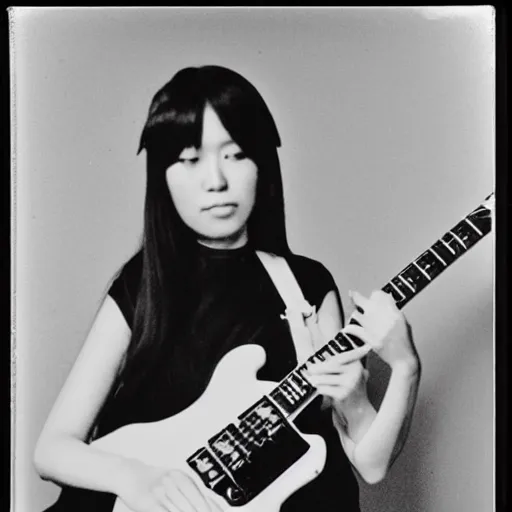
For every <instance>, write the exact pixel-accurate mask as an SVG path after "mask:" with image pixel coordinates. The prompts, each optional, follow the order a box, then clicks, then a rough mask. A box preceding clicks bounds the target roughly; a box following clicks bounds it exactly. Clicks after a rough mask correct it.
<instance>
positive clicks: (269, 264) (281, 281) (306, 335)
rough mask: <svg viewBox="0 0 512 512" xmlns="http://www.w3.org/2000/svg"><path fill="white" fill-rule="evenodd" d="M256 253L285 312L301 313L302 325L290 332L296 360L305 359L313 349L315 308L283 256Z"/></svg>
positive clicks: (261, 252) (284, 316)
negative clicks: (281, 300) (279, 296)
mask: <svg viewBox="0 0 512 512" xmlns="http://www.w3.org/2000/svg"><path fill="white" fill-rule="evenodd" d="M256 254H257V256H258V257H259V259H260V261H261V263H262V264H263V266H264V267H265V270H266V271H267V272H268V274H269V276H270V278H271V279H272V281H273V283H274V285H275V287H276V288H277V291H278V292H279V295H281V298H282V299H283V302H284V303H285V305H286V312H289V311H290V310H292V311H293V310H294V311H300V312H301V313H302V318H303V320H304V321H303V323H302V325H299V326H297V327H296V328H294V329H292V328H290V333H291V335H292V339H293V344H294V346H295V352H296V355H297V360H298V361H305V360H306V359H307V358H308V357H309V356H311V354H312V353H313V352H314V349H315V347H314V345H313V343H314V341H312V340H314V339H315V337H314V336H312V332H311V326H314V327H315V328H316V332H318V330H317V329H318V326H317V320H318V318H317V313H316V308H315V306H311V304H310V303H309V302H308V301H307V300H306V299H305V297H304V294H303V293H302V290H301V288H300V286H299V283H298V282H297V279H296V278H295V275H294V274H293V272H292V269H291V268H290V266H289V265H288V262H287V261H286V259H285V258H283V257H282V256H277V255H276V254H273V253H268V252H263V251H256ZM281 318H283V319H287V317H286V313H285V314H283V315H281ZM290 327H291V326H290ZM296 329H298V330H296Z"/></svg>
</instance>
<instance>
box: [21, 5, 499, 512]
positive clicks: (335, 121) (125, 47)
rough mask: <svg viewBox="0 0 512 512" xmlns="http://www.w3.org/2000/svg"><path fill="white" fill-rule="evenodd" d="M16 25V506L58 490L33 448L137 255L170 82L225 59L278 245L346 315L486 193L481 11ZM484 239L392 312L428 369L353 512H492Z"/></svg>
mask: <svg viewBox="0 0 512 512" xmlns="http://www.w3.org/2000/svg"><path fill="white" fill-rule="evenodd" d="M11 21H12V34H11V35H12V39H11V43H12V46H11V50H12V55H13V61H12V77H13V82H12V84H13V93H14V94H13V103H12V104H13V116H14V119H13V120H14V122H15V129H14V132H13V135H14V138H13V142H14V154H13V156H14V164H15V166H14V171H15V174H14V175H13V177H14V181H13V183H14V189H13V193H14V196H13V197H14V199H15V214H16V218H15V223H14V233H13V234H14V241H15V246H14V250H15V253H14V256H15V259H14V260H13V261H14V264H15V266H14V268H13V272H14V278H15V293H16V294H15V325H14V327H15V332H16V336H15V339H14V340H15V346H14V356H15V357H14V361H15V366H14V378H15V388H14V389H13V392H14V393H15V399H16V402H15V429H14V432H15V439H14V450H15V451H14V454H15V459H14V470H15V472H14V478H15V480H14V484H15V485H14V489H15V507H14V510H15V511H16V512H29V511H30V512H33V511H37V510H42V509H43V508H44V507H45V506H48V505H49V504H50V503H51V502H53V501H54V500H55V498H56V496H57V492H58V488H57V487H56V486H55V485H53V484H51V483H48V482H43V481H42V480H40V479H39V478H38V476H37V474H36V473H35V471H34V469H33V466H32V454H33V449H34V444H35V441H36V439H37V436H38V435H39V433H40V430H41V428H42V426H43V423H44V421H45V419H46V416H47V414H48V413H49V411H50V408H51V406H52V404H53V402H54V400H55V398H56V396H57V393H58V392H59V389H60V388H61V386H62V384H63V383H64V380H65V378H66V376H67V374H68V372H69V370H70V367H71V365H72V363H73V361H74V359H75V358H76V356H77V354H78V352H79V350H80V347H81V345H82V343H83V340H84V338H85V336H86V334H87V331H88V329H89V327H90V325H91V322H92V320H93V317H94V315H95V313H96V310H97V308H98V307H99V304H100V302H101V300H102V298H103V296H104V293H105V292H106V289H107V287H108V285H109V282H110V280H111V278H112V276H113V275H114V273H115V272H116V271H117V270H118V269H119V268H120V266H121V265H122V264H123V263H124V261H126V260H127V259H128V258H129V257H130V255H131V254H132V253H133V252H134V251H135V249H136V248H137V246H138V243H139V239H140V234H141V228H142V211H143V200H144V187H145V174H144V164H145V161H144V154H141V155H140V156H138V157H137V156H136V151H137V146H138V140H139V136H140V132H141V129H142V126H143V123H144V121H145V117H146V114H147V109H148V107H149V103H150V100H151V98H152V96H153V94H154V93H155V92H156V90H157V89H158V88H159V87H161V86H162V85H163V84H164V83H165V82H166V81H167V80H169V79H170V78H171V76H172V75H174V73H175V72H176V71H178V70H179V69H180V68H182V67H185V66H189V65H201V64H220V65H224V66H227V67H230V68H232V69H234V70H236V71H238V72H240V73H241V74H242V75H244V76H245V77H246V78H248V79H249V80H250V81H251V82H252V83H253V84H254V85H255V86H256V87H257V89H258V90H259V91H260V92H261V93H262V95H263V97H264V98H265V100H266V101H267V103H268V105H269V107H270V110H271V111H272V113H273V115H274V118H275V121H276V123H277V125H278V128H279V131H280V134H281V138H282V143H283V145H282V148H281V150H280V158H281V165H282V171H283V179H284V187H285V201H286V213H287V227H288V233H289V241H290V245H291V247H292V250H293V251H294V252H296V253H300V254H304V255H306V256H309V257H312V258H315V259H317V260H320V261H321V262H323V263H324V264H325V265H326V266H327V268H328V269H329V270H330V271H331V273H332V274H333V276H334V278H335V280H336V282H337V284H338V287H339V289H340V292H341V295H342V299H343V301H344V305H345V309H346V311H347V313H348V312H349V311H350V307H349V301H348V296H347V292H348V290H350V289H356V290H359V291H360V292H362V293H364V294H369V293H370V292H371V290H372V289H375V288H380V287H381V286H383V285H384V284H385V283H386V282H387V280H388V279H390V278H391V277H392V276H394V275H395V274H396V273H397V272H398V271H399V270H401V269H402V268H403V267H404V266H405V265H406V264H408V263H409V262H410V261H412V260H413V259H414V258H415V257H416V256H418V255H419V254H420V253H421V252H423V251H424V250H425V249H427V248H428V247H429V246H430V245H431V244H432V243H433V242H434V241H435V240H436V239H437V238H439V237H440V236H441V235H442V234H444V232H445V231H447V230H448V229H450V228H451V227H452V226H453V225H454V224H456V223H457V222H458V221H459V220H460V219H462V217H463V216H465V215H466V214H467V213H469V212H470V211H471V210H472V209H473V208H475V207H476V206H477V205H478V204H480V203H481V202H482V201H483V199H484V198H485V197H486V196H487V195H488V194H489V193H490V192H491V191H492V190H493V188H494V164H495V162H494V108H495V105H494V38H493V29H494V20H493V10H492V9H491V8H490V7H476V8H455V9H439V8H429V9H419V8H418V9H405V8H400V9H393V8H385V9H373V8H372V9H369V8H365V9H340V8H338V9H284V8H281V9H256V8H239V9H210V10H208V9H205V8H197V9H167V10H162V9H134V8H132V9H103V8H101V9H100V8H98V9H93V8H87V9H77V8H72V9H41V8H38V9H29V8H26V9H25V8H24V9H19V8H17V9H15V10H14V11H11ZM493 246H494V244H493V235H490V236H488V237H486V238H485V239H484V240H483V241H481V242H480V243H479V244H478V245H477V246H475V247H474V248H472V249H471V250H470V251H469V252H468V254H466V255H464V256H463V257H462V258H461V260H460V261H458V262H456V263H455V264H454V265H453V267H451V268H450V269H448V270H447V271H446V273H443V274H442V275H441V276H440V277H439V279H438V280H436V282H435V283H433V284H432V285H431V286H430V287H429V288H428V289H427V290H425V291H423V292H422V293H421V294H420V295H419V296H418V297H417V298H416V299H415V300H414V301H413V302H412V303H411V304H410V305H408V306H407V307H406V309H405V313H406V315H407V317H408V319H409V321H410V322H411V324H412V326H413V332H414V336H415V342H416V345H417V348H418V350H419V353H420V356H421V359H422V362H423V375H422V382H421V387H420V392H419V397H418V403H417V408H416V410H415V415H414V420H413V423H412V427H411V433H410V437H409V440H408V442H407V444H406V446H405V448H404V451H403V452H402V455H401V457H400V458H399V460H398V461H397V462H396V465H395V466H394V467H393V468H392V470H391V472H390V474H389V476H388V478H387V479H386V480H385V481H383V482H382V483H380V484H378V485H375V486H369V485H366V484H364V483H362V482H361V503H362V510H363V511H364V512H394V511H397V510H404V511H407V512H413V511H422V512H439V511H455V510H464V511H465V512H488V511H491V510H492V508H493V445H494V443H493V411H494V408H493V400H494V396H493ZM105 341H106V342H108V340H105ZM375 369H376V371H375V372H374V374H375V377H374V379H373V380H372V393H374V394H375V396H377V397H378V396H379V393H380V394H381V392H382V388H383V386H384V384H385V380H386V375H385V372H383V371H380V370H379V368H378V365H376V366H375ZM341 488H342V486H341V485H340V489H341ZM342 499H343V492H342V490H340V503H342ZM340 510H341V508H340Z"/></svg>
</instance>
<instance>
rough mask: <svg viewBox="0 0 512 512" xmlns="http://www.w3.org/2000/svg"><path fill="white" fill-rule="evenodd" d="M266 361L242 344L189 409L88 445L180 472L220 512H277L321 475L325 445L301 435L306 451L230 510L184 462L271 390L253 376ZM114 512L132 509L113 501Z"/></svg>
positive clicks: (255, 347)
mask: <svg viewBox="0 0 512 512" xmlns="http://www.w3.org/2000/svg"><path fill="white" fill-rule="evenodd" d="M265 358H266V355H265V351H264V349H263V348H262V347H260V346H259V345H244V346H241V347H239V348H236V349H234V350H232V351H231V352H229V353H228V354H226V355H225V356H224V358H223V359H222V360H221V361H220V363H219V364H218V365H217V367H216V369H215V372H214V374H213V376H212V379H211V381H210V383H209V385H208V387H207V388H206V390H205V392H204V393H203V394H202V396H201V397H200V398H199V399H198V400H197V401H196V402H194V403H193V404H192V405H191V406H190V407H188V408H187V409H185V410H184V411H182V412H180V413H179V414H177V415H175V416H172V417H170V418H167V419H165V420H162V421H157V422H154V423H138V424H132V425H127V426H125V427H121V428H120V429H118V430H116V431H114V432H112V433H110V434H108V435H106V436H104V437H102V438H100V439H97V440H95V441H94V442H93V443H92V445H94V446H95V447H96V448H99V449H101V450H104V451H107V452H110V453H115V454H119V455H122V456H124V457H130V458H134V459H138V460H140V461H142V462H144V463H146V464H149V465H153V466H158V467H165V468H169V469H171V468H175V469H180V470H182V471H184V472H185V473H187V474H188V475H189V476H190V477H191V478H192V479H194V481H195V482H196V483H197V485H198V487H199V488H200V489H202V490H203V493H204V494H205V495H206V496H208V497H209V498H211V499H212V500H213V501H214V502H215V503H217V504H218V505H219V507H220V508H221V509H222V510H225V511H229V510H238V511H240V512H278V511H279V509H280V507H281V504H282V503H283V502H284V501H285V500H286V499H287V498H288V497H289V496H290V495H291V494H293V493H294V492H295V491H296V490H297V489H299V488H300V487H302V486H304V485H305V484H307V483H308V482H310V481H311V480H313V479H314V478H315V477H316V476H317V475H318V474H319V473H320V472H321V471H322V470H323V468H324V465H325V458H326V445H325V441H324V440H323V438H322V437H320V436H318V435H310V434H307V435H305V434H300V435H301V437H302V438H303V439H304V440H305V441H306V442H307V443H308V444H309V445H310V448H309V450H308V451H307V452H306V453H305V454H304V455H303V456H302V457H301V458H300V459H298V460H297V461H296V462H295V463H294V464H293V465H291V466H290V467H289V468H288V469H287V470H286V471H285V472H284V473H282V474H281V475H280V476H279V477H278V478H277V479H276V480H274V482H272V483H271V484H270V485H269V486H268V487H267V488H266V489H264V490H263V491H262V492H261V493H260V494H258V495H257V496H255V497H254V498H253V499H252V500H251V501H249V502H248V503H247V504H245V505H243V506H236V507H233V506H229V505H228V504H227V502H226V501H225V500H224V499H223V498H221V497H220V496H218V495H217V494H216V493H214V492H213V491H211V490H210V489H208V488H207V487H206V486H205V485H204V484H203V482H202V481H201V479H200V477H199V476H198V475H197V474H196V473H195V472H194V471H193V470H192V469H191V468H190V467H189V465H188V464H187V462H186V460H187V458H188V457H189V456H191V455H192V454H193V453H194V452H195V451H196V450H197V449H198V448H200V447H201V446H203V445H204V444H205V443H206V442H207V441H208V439H210V438H211V437H212V436H213V435H215V434H216V433H217V432H218V431H220V430H221V429H222V428H223V427H225V425H226V424H228V423H230V422H232V421H234V420H235V419H236V418H237V416H238V415H239V414H241V413H242V412H243V411H245V410H246V409H248V408H249V407H250V406H251V405H252V404H253V403H255V402H256V401H257V400H259V399H260V398H261V397H262V396H263V395H265V394H267V393H269V392H270V391H271V390H272V389H273V388H274V387H275V385H276V384H275V383H274V382H268V381H258V380H257V379H256V372H257V371H258V370H259V368H261V367H262V366H263V364H264V363H265ZM113 512H131V510H130V509H129V508H128V507H127V506H126V505H125V504H124V503H123V502H122V501H121V500H120V499H117V501H116V503H115V506H114V509H113Z"/></svg>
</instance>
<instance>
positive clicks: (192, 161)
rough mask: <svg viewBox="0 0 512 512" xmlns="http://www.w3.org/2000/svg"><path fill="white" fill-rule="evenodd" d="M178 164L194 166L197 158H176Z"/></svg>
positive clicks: (197, 160)
mask: <svg viewBox="0 0 512 512" xmlns="http://www.w3.org/2000/svg"><path fill="white" fill-rule="evenodd" d="M178 162H180V163H182V164H195V163H197V162H199V158H198V157H197V156H195V157H191V158H178Z"/></svg>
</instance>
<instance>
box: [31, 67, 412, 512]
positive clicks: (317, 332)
mask: <svg viewBox="0 0 512 512" xmlns="http://www.w3.org/2000/svg"><path fill="white" fill-rule="evenodd" d="M279 146H280V139H279V135H278V132H277V129H276V126H275V124H274V121H273V118H272V116H271V114H270V112H269V110H268V108H267V106H266V104H265V102H264V100H263V99H262V98H261V96H260V95H259V93H258V92H257V91H256V89H255V88H254V87H253V86H252V85H251V84H250V83H249V82H248V81H247V80H245V79H244V78H243V77H241V76H240V75H239V74H237V73H235V72H233V71H231V70H228V69H226V68H222V67H218V66H203V67H199V68H186V69H183V70H181V71H179V72H178V73H177V74H176V75H175V76H174V77H173V78H172V80H170V81H169V82H168V83H167V84H165V85H164V86H163V87H162V88H161V89H160V90H159V91H158V92H157V93H156V95H155V96H154V98H153V101H152V103H151V106H150V109H149V115H148V119H147V122H146V125H145V127H144V130H143V132H142V137H141V144H140V148H139V151H141V150H142V149H144V150H145V151H146V155H147V186H146V202H145V219H144V237H143V243H142V248H141V250H140V251H139V252H137V254H135V255H134V256H133V258H132V259H131V260H130V261H128V262H127V263H126V264H125V265H124V267H123V268H122V271H121V272H120V274H119V275H118V276H117V278H116V279H115V280H114V282H113V284H112V286H111V288H110V290H109V292H108V295H107V296H106V297H105V300H104V302H103V304H102V306H101V308H100V310H99V312H98V314H97V317H96V319H95V321H94V324H93V327H92V329H91V331H90V333H89V335H88V337H87V340H86V342H85V344H84V346H83V349H82V351H81V353H80V355H79V357H78V359H77V361H76V363H75V365H74V367H73V369H72V371H71V373H70V375H69V377H68V379H67V381H66V383H65V385H64V388H63V390H62V392H61V394H60V395H59V397H58V400H57V402H56V404H55V406H54V408H53V410H52V412H51V414H50V416H49V418H48V420H47V423H46V425H45V427H44V429H43V432H42V433H41V436H40V439H39V441H38V444H37V447H36V452H35V465H36V468H37V470H38V472H39V474H40V475H41V477H42V478H44V479H45V480H50V481H53V482H55V483H57V484H58V485H60V486H62V487H63V488H64V491H63V492H62V493H61V496H60V498H59V500H58V501H57V503H56V504H55V505H54V506H53V507H51V509H50V510H52V511H69V512H71V511H80V510H87V511H92V510H94V511H96V512H98V511H100V512H103V511H109V510H112V508H113V505H114V502H115V500H116V498H117V497H119V498H120V499H121V500H122V501H123V502H124V503H125V504H126V505H127V506H128V507H129V508H130V509H131V510H133V511H134V512H164V511H172V512H176V511H179V512H191V511H199V512H203V511H211V510H214V511H218V510H220V508H219V503H221V502H219V503H214V502H213V501H212V500H211V499H208V498H207V497H206V496H205V494H204V493H202V492H201V489H200V487H198V486H196V484H195V483H194V482H193V480H192V479H190V478H189V476H187V475H186V474H185V473H183V472H181V471H178V470H176V469H174V468H173V461H172V460H169V463H168V467H165V468H162V467H152V466H148V465H146V464H144V463H142V462H140V461H138V460H132V459H128V458H124V457H121V456H117V455H112V454H109V453H106V452H104V451H101V450H99V449H98V448H96V447H95V446H94V445H90V442H91V441H92V440H94V439H96V438H98V437H101V436H104V435H106V434H107V433H109V432H112V431H114V430H115V429H117V428H119V427H121V426H123V425H127V424H130V423H135V422H137V423H141V422H153V421H158V420H161V419H164V418H168V417H170V416H172V415H174V414H176V413H178V412H180V411H183V410H184V409H186V408H187V407H188V406H189V405H191V404H192V403H193V402H195V401H196V400H197V399H198V398H199V397H200V396H201V394H202V392H203V391H204V389H205V387H206V386H207V384H208V382H209V379H210V377H211V376H212V372H213V370H214V369H215V367H216V365H217V363H218V362H219V360H220V359H221V358H222V357H223V356H224V355H225V354H226V353H228V352H229V351H230V350H232V349H233V348H235V347H237V346H240V345H242V344H247V343H252V344H259V345H261V346H263V347H264V349H265V351H266V355H267V359H266V363H265V365H264V366H263V367H262V368H261V370H260V371H259V372H258V378H259V379H262V380H270V381H279V380H281V379H282V378H283V377H284V376H285V375H286V374H287V373H288V372H289V371H291V370H292V369H293V368H294V367H295V366H296V364H297V357H296V353H295V349H294V344H293V341H292V336H291V333H295V334H296V335H299V334H298V333H302V336H303V335H304V334H303V333H304V332H308V333H309V332H312V340H310V341H311V343H321V342H322V341H323V342H327V341H328V340H329V339H330V338H331V337H332V336H334V335H335V334H336V333H337V332H338V331H339V330H340V329H341V328H342V327H343V324H344V316H343V310H342V307H341V301H340V297H339V293H338V290H337V287H336V284H335V283H334V281H333V278H332V276H331V274H330V273H329V271H328V270H327V269H326V268H325V267H324V266H323V265H322V264H320V263H318V262H316V261H314V260H311V259H309V258H306V257H303V256H298V255H294V254H293V253H292V252H291V251H290V249H289V247H288V244H287V240H286V233H285V219H284V206H283V191H282V183H281V174H280V167H279V160H278V155H277V148H278V147H279ZM255 250H261V251H267V252H272V253H274V254H277V255H281V256H284V257H285V258H286V260H287V262H288V264H289V266H290V268H291V269H292V271H293V274H294V275H295V277H296V278H297V281H298V283H299V285H300V287H301V289H302V291H303V293H304V296H305V298H306V299H307V300H308V301H309V303H310V304H311V305H313V306H315V307H316V310H317V312H318V315H317V317H316V318H317V323H316V324H314V325H312V326H311V325H309V324H308V325H309V327H310V329H309V330H307V331H304V329H302V330H301V327H303V326H304V320H303V318H302V315H301V314H300V313H297V312H293V311H292V312H290V314H289V315H288V321H285V320H283V319H282V318H281V314H282V313H283V312H284V309H285V306H284V303H283V301H282V299H281V297H280V295H279V293H278V291H277V289H276V287H275V285H274V283H273V281H272V280H271V278H270V277H269V275H268V273H267V272H266V270H265V268H264V267H263V265H262V263H261V262H260V260H259V259H258V257H257V256H256V253H255ZM352 298H353V301H354V304H355V306H356V309H357V311H356V312H355V313H354V318H355V319H356V320H357V321H358V323H359V325H350V326H348V327H347V332H350V333H351V334H354V335H356V336H358V337H359V338H360V339H362V340H363V341H364V342H365V344H364V346H363V347H362V348H357V349H355V350H352V351H350V352H347V353H343V354H340V355H339V356H337V357H336V358H334V359H331V360H330V361H329V362H327V361H326V362H324V363H322V364H317V365H315V366H314V367H312V368H310V369H309V380H310V381H311V383H312V384H313V385H314V386H316V387H317V389H318V390H319V391H320V393H321V395H323V397H324V399H323V400H322V399H321V398H319V399H317V400H315V402H314V403H312V404H311V405H310V406H309V407H308V408H306V409H305V411H304V412H302V413H301V414H300V415H299V417H298V419H297V420H296V422H295V423H296V425H297V426H298V427H299V429H300V430H301V431H303V432H304V433H318V434H320V435H322V436H323V438H324V439H325V441H326V443H327V448H328V452H327V461H326V465H325V468H324V470H323V471H322V473H321V474H320V475H319V476H318V477H317V478H316V479H314V480H313V481H312V482H311V483H309V484H307V485H306V486H304V487H302V488H300V489H299V490H298V491H297V492H295V493H294V494H293V495H292V496H290V497H289V498H288V500H287V501H286V502H285V503H284V504H283V505H282V507H281V510H282V511H284V512H286V511H297V510H310V509H313V507H314V508H315V510H321V511H331V510H340V509H341V508H340V507H342V509H343V510H344V512H353V511H358V510H359V505H358V502H359V499H358V486H357V480H356V478H355V476H354V473H353V471H352V468H355V470H356V471H357V472H358V473H359V474H360V475H361V477H362V478H363V479H365V480H366V481H368V482H371V483H372V482H377V481H379V480H381V479H382V478H383V477H384V476H385V474H386V471H387V470H388V469H389V467H390V465H391V464H392V462H393V460H394V458H395V457H396V455H397V454H398V453H399V451H400V450H401V447H402V445H403V442H404V440H405V436H406V434H407V431H408V427H409V422H410V418H411V414H412V410H413V407H414V402H415V399H416V393H417V387H418V382H419V373H420V363H419V359H418V355H417V353H416V350H415V348H414V345H413V342H412V338H411V333H410V329H409V326H408V324H407V321H406V319H405V318H404V316H403V314H402V313H400V312H399V311H398V309H397V308H396V306H395V303H394V302H393V300H392V299H391V298H390V297H389V296H387V295H386V294H384V293H383V292H380V291H376V292H374V293H373V294H372V295H371V296H370V297H369V298H367V297H364V296H362V295H360V294H359V293H353V294H352ZM370 349H373V350H374V351H375V352H376V353H377V354H378V355H379V356H380V357H381V358H382V359H383V360H384V361H385V362H386V363H388V364H389V365H390V367H391V378H390V381H389V384H388V388H387V390H386V394H385V397H384V400H383V402H382V403H381V406H380V408H379V411H378V412H376V410H375V409H374V407H373V406H372V405H371V404H370V402H369V400H368V398H367V394H366V379H367V377H368V375H367V371H366V370H365V368H364V366H363V364H362V363H361V358H363V357H364V355H365V354H366V353H367V352H368V351H369V350H370ZM326 405H327V407H326Z"/></svg>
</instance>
